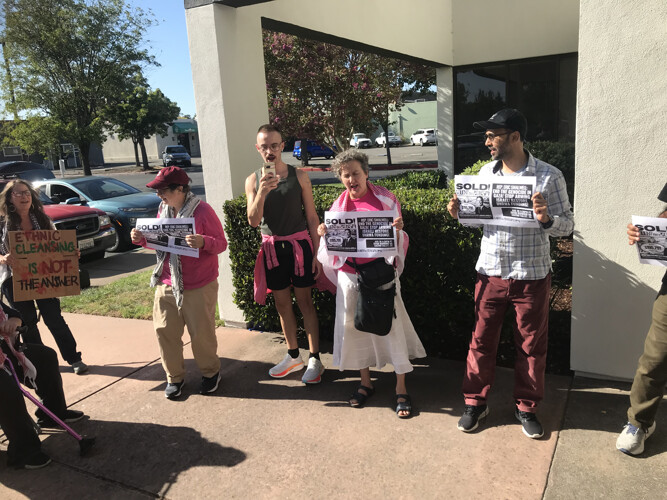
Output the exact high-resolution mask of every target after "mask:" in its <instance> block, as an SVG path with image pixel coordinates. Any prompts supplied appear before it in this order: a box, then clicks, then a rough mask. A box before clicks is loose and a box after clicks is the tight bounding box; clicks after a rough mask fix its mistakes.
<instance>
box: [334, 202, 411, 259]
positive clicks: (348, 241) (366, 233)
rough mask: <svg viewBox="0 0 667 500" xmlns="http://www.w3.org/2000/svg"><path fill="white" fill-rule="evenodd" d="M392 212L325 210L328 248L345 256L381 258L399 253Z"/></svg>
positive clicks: (336, 253) (393, 213) (394, 216)
mask: <svg viewBox="0 0 667 500" xmlns="http://www.w3.org/2000/svg"><path fill="white" fill-rule="evenodd" d="M396 217H397V214H396V213H395V212H392V211H377V212H376V211H371V212H324V224H325V225H326V226H327V234H326V235H325V236H324V238H325V242H326V245H327V251H328V252H329V254H331V255H338V256H342V257H363V258H378V257H389V256H391V255H397V254H398V250H397V246H396V231H395V229H394V227H393V226H392V225H391V224H392V222H394V219H395V218H396Z"/></svg>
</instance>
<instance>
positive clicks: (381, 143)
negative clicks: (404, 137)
mask: <svg viewBox="0 0 667 500" xmlns="http://www.w3.org/2000/svg"><path fill="white" fill-rule="evenodd" d="M385 141H386V139H385V133H384V132H382V133H381V134H380V137H378V138H377V139H375V147H378V148H380V147H382V148H383V147H385ZM401 142H402V141H401V138H400V137H398V136H397V135H396V134H394V133H393V132H389V147H390V148H391V147H394V146H400V145H401Z"/></svg>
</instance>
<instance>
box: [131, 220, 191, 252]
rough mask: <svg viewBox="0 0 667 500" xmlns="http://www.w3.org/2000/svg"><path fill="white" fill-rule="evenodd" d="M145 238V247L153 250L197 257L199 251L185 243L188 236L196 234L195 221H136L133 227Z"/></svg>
mask: <svg viewBox="0 0 667 500" xmlns="http://www.w3.org/2000/svg"><path fill="white" fill-rule="evenodd" d="M135 227H136V229H137V231H141V232H142V233H143V235H144V237H145V238H146V246H147V247H148V248H153V249H155V250H162V251H164V252H170V253H175V254H178V255H186V256H188V257H197V258H198V257H199V249H198V248H191V247H189V246H188V244H187V243H186V242H185V237H186V236H187V235H188V234H197V233H196V231H195V219H194V218H193V217H183V218H181V219H137V225H136V226H135Z"/></svg>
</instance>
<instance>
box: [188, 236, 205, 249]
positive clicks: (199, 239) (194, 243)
mask: <svg viewBox="0 0 667 500" xmlns="http://www.w3.org/2000/svg"><path fill="white" fill-rule="evenodd" d="M185 242H186V243H187V244H188V245H189V246H190V248H204V237H203V236H202V235H201V234H188V235H187V236H186V237H185Z"/></svg>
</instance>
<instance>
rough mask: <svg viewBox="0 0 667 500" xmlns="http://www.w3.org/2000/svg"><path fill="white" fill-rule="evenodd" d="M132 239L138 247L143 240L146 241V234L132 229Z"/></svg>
mask: <svg viewBox="0 0 667 500" xmlns="http://www.w3.org/2000/svg"><path fill="white" fill-rule="evenodd" d="M130 238H132V243H134V244H135V245H138V244H139V243H141V240H143V239H144V234H143V233H142V232H141V231H139V230H138V229H134V228H132V231H130Z"/></svg>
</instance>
